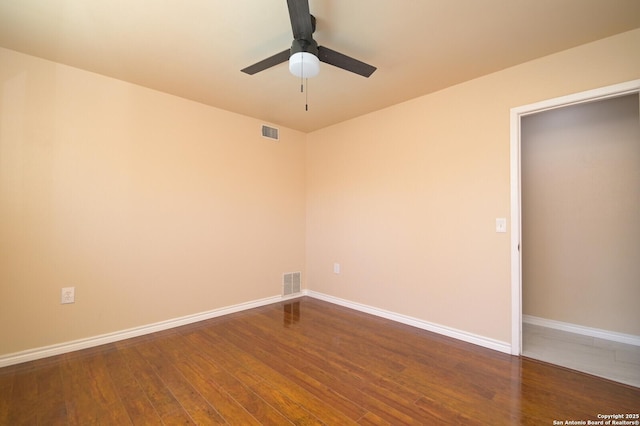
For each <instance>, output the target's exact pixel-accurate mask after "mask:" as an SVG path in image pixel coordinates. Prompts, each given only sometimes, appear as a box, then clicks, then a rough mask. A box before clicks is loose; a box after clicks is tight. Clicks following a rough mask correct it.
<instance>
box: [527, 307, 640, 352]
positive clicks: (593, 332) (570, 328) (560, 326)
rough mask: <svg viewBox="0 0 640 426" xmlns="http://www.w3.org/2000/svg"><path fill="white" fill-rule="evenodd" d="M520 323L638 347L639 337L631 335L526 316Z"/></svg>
mask: <svg viewBox="0 0 640 426" xmlns="http://www.w3.org/2000/svg"><path fill="white" fill-rule="evenodd" d="M522 322H523V323H527V324H531V325H538V326H540V327H546V328H552V329H554V330H560V331H566V332H568V333H574V334H581V335H583V336H588V337H594V338H596V339H604V340H610V341H612V342H618V343H625V344H627V345H633V346H640V336H635V335H633V334H624V333H618V332H615V331H609V330H603V329H600V328H593V327H585V326H583V325H578V324H571V323H568V322H562V321H556V320H550V319H546V318H540V317H535V316H533V315H526V314H525V315H522Z"/></svg>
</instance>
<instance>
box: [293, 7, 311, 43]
mask: <svg viewBox="0 0 640 426" xmlns="http://www.w3.org/2000/svg"><path fill="white" fill-rule="evenodd" d="M287 6H288V7H289V19H291V30H292V31H293V38H294V39H295V40H311V38H312V36H313V23H312V22H311V12H309V0H287Z"/></svg>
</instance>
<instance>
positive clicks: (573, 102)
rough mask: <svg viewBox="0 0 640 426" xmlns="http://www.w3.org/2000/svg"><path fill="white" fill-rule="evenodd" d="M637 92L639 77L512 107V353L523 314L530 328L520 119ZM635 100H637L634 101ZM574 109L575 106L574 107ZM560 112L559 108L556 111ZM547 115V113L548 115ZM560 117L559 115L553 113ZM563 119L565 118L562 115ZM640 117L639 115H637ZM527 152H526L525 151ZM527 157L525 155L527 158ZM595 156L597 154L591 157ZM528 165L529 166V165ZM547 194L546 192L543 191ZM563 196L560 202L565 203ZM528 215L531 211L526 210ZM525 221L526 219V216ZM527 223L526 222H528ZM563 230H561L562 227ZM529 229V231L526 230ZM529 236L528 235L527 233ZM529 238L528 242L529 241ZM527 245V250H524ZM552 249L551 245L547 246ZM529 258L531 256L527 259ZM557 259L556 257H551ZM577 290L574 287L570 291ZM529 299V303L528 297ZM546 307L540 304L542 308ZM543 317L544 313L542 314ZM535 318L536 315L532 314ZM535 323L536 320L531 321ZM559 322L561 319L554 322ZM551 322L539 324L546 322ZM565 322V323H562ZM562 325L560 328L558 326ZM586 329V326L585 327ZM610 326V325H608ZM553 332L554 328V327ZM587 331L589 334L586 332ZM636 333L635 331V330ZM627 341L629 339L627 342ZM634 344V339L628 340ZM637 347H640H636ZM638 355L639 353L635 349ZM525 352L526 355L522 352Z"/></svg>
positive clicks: (517, 347) (519, 349)
mask: <svg viewBox="0 0 640 426" xmlns="http://www.w3.org/2000/svg"><path fill="white" fill-rule="evenodd" d="M639 92H640V80H635V81H631V82H627V83H622V84H617V85H614V86H608V87H604V88H600V89H596V90H591V91H587V92H582V93H578V94H574V95H570V96H565V97H561V98H556V99H551V100H547V101H543V102H538V103H535V104H531V105H525V106H522V107H518V108H513V109H512V110H511V223H512V234H511V265H512V268H511V284H512V346H511V347H512V354H514V355H523V317H524V318H525V319H526V323H527V324H526V326H527V327H528V330H530V327H531V325H530V324H531V322H532V321H530V320H531V318H532V316H531V315H523V294H524V292H523V256H522V255H523V252H525V253H527V254H528V253H531V252H532V250H531V246H527V241H523V204H522V203H523V197H522V195H523V194H522V178H523V176H522V158H523V157H522V153H523V145H522V143H523V134H522V131H523V128H522V127H523V122H527V123H528V122H532V121H535V120H536V119H537V116H542V115H544V114H539V113H545V114H546V113H547V112H552V110H556V109H561V108H562V109H565V110H567V111H569V110H570V109H569V108H565V107H570V106H571V107H575V106H578V107H580V106H581V105H587V104H588V103H592V102H594V101H603V100H607V99H613V98H620V97H623V96H627V95H635V96H634V97H635V99H636V100H637V99H638V93H639ZM636 102H637V101H636ZM574 109H575V108H574ZM558 112H560V111H558ZM547 115H550V114H547ZM556 116H559V115H556ZM564 119H565V120H566V117H565V118H564ZM639 120H640V118H639ZM527 155H529V154H527ZM527 158H528V157H527ZM594 158H595V159H598V157H594ZM529 167H530V166H529ZM545 196H546V194H545ZM564 202H565V201H564V199H563V203H564ZM529 217H531V214H530V213H529ZM525 220H526V218H525ZM527 223H528V224H529V222H527ZM561 231H562V229H561ZM528 232H530V231H528ZM530 235H531V234H530ZM531 240H532V239H531V238H529V243H530V242H531ZM527 247H529V249H530V251H528V252H527V251H526V250H527ZM550 248H551V249H553V248H552V247H550ZM545 255H548V256H552V258H553V254H552V253H545ZM528 259H530V258H528ZM554 259H556V258H554ZM528 271H529V274H527V279H530V276H531V274H530V272H531V269H529V270H528ZM573 291H576V290H573ZM527 301H528V302H531V301H530V300H529V299H527ZM546 308H547V307H546V306H545V307H543V308H542V310H544V309H546ZM527 309H531V303H529V304H528V307H527ZM542 316H544V315H542ZM533 318H534V319H535V317H533ZM533 322H535V321H533ZM556 323H558V324H562V323H561V322H558V321H556ZM549 324H551V325H552V326H553V325H554V324H553V321H552V322H550V323H549V322H548V323H546V324H538V325H543V326H544V325H549ZM565 325H566V324H565ZM560 328H562V327H560ZM585 329H586V328H585ZM608 329H609V328H608ZM593 330H597V328H591V329H590V332H593ZM554 331H555V330H554ZM565 331H566V330H565ZM569 331H576V332H577V333H578V334H581V333H582V332H583V331H584V330H582V329H580V327H578V328H576V329H575V330H569ZM587 334H588V333H587ZM634 334H637V333H634ZM621 336H622V338H623V340H624V338H626V337H629V338H631V339H633V337H634V336H631V335H624V334H621ZM627 343H629V342H627ZM630 343H632V344H637V340H636V341H635V342H630ZM639 349H640V348H639ZM638 354H640V352H638ZM524 355H527V354H524Z"/></svg>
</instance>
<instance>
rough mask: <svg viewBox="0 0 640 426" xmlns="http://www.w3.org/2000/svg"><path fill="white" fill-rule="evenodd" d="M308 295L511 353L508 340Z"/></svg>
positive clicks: (319, 295) (334, 299) (354, 303)
mask: <svg viewBox="0 0 640 426" xmlns="http://www.w3.org/2000/svg"><path fill="white" fill-rule="evenodd" d="M307 296H309V297H313V298H315V299H319V300H324V301H325V302H329V303H333V304H336V305H340V306H344V307H346V308H350V309H354V310H356V311H360V312H365V313H367V314H371V315H375V316H377V317H382V318H386V319H388V320H391V321H396V322H399V323H402V324H406V325H410V326H412V327H417V328H420V329H423V330H427V331H431V332H433V333H437V334H441V335H443V336H447V337H452V338H454V339H457V340H461V341H463V342H467V343H472V344H474V345H478V346H482V347H485V348H488V349H493V350H495V351H499V352H503V353H507V354H510V353H511V345H510V344H508V343H507V342H501V341H499V340H495V339H491V338H489V337H484V336H479V335H477V334H473V333H468V332H466V331H462V330H457V329H455V328H451V327H446V326H443V325H440V324H434V323H432V322H428V321H424V320H421V319H418V318H414V317H410V316H407V315H402V314H398V313H395V312H391V311H386V310H384V309H380V308H376V307H373V306H369V305H363V304H361V303H356V302H351V301H349V300H345V299H340V298H338V297H334V296H329V295H327V294H323V293H318V292H315V291H311V290H308V291H307Z"/></svg>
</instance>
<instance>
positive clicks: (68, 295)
mask: <svg viewBox="0 0 640 426" xmlns="http://www.w3.org/2000/svg"><path fill="white" fill-rule="evenodd" d="M75 302H76V288H75V287H63V288H62V293H61V295H60V303H61V304H62V305H64V304H67V303H75Z"/></svg>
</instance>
